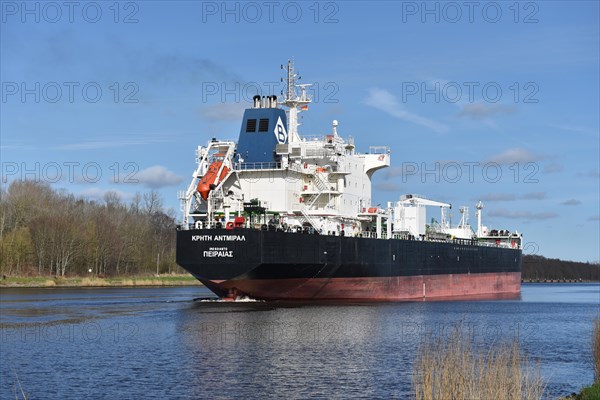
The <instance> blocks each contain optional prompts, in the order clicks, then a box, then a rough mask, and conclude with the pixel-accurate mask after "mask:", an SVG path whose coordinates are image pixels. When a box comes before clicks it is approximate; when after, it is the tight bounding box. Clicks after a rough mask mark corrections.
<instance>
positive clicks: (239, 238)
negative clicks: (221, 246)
mask: <svg viewBox="0 0 600 400" xmlns="http://www.w3.org/2000/svg"><path fill="white" fill-rule="evenodd" d="M245 241H246V236H244V235H192V242H245Z"/></svg>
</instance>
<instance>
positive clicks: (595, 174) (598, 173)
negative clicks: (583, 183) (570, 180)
mask: <svg viewBox="0 0 600 400" xmlns="http://www.w3.org/2000/svg"><path fill="white" fill-rule="evenodd" d="M577 176H583V177H587V178H600V171H599V170H597V169H591V170H589V171H587V172H578V173H577Z"/></svg>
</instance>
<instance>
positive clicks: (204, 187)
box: [198, 161, 229, 200]
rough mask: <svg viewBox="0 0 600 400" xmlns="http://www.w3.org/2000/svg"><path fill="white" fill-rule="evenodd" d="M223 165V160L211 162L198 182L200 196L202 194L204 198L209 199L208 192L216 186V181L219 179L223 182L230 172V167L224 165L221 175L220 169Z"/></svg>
mask: <svg viewBox="0 0 600 400" xmlns="http://www.w3.org/2000/svg"><path fill="white" fill-rule="evenodd" d="M222 165H223V161H215V162H213V163H212V164H210V167H208V171H206V174H204V176H203V177H202V179H200V182H198V193H200V196H202V198H203V199H204V200H206V199H208V194H209V193H210V191H211V190H212V189H214V188H215V182H216V181H217V179H218V181H219V182H221V181H222V180H223V179H224V178H225V177H226V176H227V174H228V173H229V168H227V167H226V166H223V169H222V170H221V175H219V170H220V169H221V166H222Z"/></svg>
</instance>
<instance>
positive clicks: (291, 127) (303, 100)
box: [281, 60, 312, 143]
mask: <svg viewBox="0 0 600 400" xmlns="http://www.w3.org/2000/svg"><path fill="white" fill-rule="evenodd" d="M281 69H285V70H286V71H287V77H286V84H287V87H286V90H285V93H283V96H284V98H283V102H282V105H284V106H286V107H288V108H289V109H288V110H287V111H286V113H287V117H288V118H287V120H288V141H289V143H294V142H299V141H300V136H299V135H298V126H299V125H300V123H299V122H298V114H299V113H301V112H302V109H301V107H303V106H306V107H308V104H309V103H311V102H312V99H311V98H310V96H308V95H307V94H306V88H307V87H310V86H312V84H303V85H296V79H300V76H299V75H298V74H297V73H296V72H295V71H294V60H288V63H287V65H285V66H284V65H282V66H281ZM296 87H299V88H300V96H298V95H297V94H296ZM299 107H300V109H299Z"/></svg>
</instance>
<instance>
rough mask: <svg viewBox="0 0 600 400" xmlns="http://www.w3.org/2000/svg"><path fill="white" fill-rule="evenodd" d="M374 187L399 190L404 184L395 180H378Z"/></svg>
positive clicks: (384, 189) (382, 189) (387, 190)
mask: <svg viewBox="0 0 600 400" xmlns="http://www.w3.org/2000/svg"><path fill="white" fill-rule="evenodd" d="M373 187H374V188H375V189H377V190H381V191H383V192H399V191H400V190H402V186H400V185H399V184H397V183H394V182H378V183H376V184H375V185H373Z"/></svg>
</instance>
